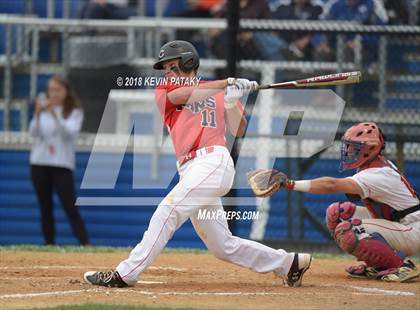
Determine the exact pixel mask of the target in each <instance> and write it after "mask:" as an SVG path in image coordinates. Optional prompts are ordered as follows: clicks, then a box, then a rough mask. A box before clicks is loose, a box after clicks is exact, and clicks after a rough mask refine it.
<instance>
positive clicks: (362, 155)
mask: <svg viewBox="0 0 420 310" xmlns="http://www.w3.org/2000/svg"><path fill="white" fill-rule="evenodd" d="M341 143H342V146H341V162H340V171H343V170H350V169H357V172H356V174H354V175H353V176H351V177H348V178H341V179H340V178H332V177H321V178H317V179H313V180H300V181H294V180H290V179H289V178H288V177H287V176H286V175H285V174H284V173H282V172H280V171H277V170H273V169H272V170H261V169H260V170H255V171H252V172H250V173H248V181H249V184H250V186H251V188H252V190H253V191H254V193H255V195H257V196H258V197H268V196H270V195H272V194H274V193H275V192H276V191H278V190H280V189H282V188H285V189H287V190H295V191H301V192H309V193H313V194H328V193H344V194H346V195H347V197H348V199H349V201H346V202H335V203H333V204H331V205H330V206H329V207H328V208H327V210H326V224H327V227H328V230H329V231H330V233H331V235H332V236H333V237H334V239H335V241H336V242H337V244H338V245H339V246H340V248H341V249H342V250H344V251H345V252H347V253H349V254H352V255H353V256H355V257H356V258H357V259H358V260H359V261H362V262H363V263H362V264H360V265H357V266H350V267H347V268H346V272H347V273H348V274H349V276H351V277H362V278H373V279H379V280H384V281H390V282H405V281H408V280H411V279H413V278H416V277H419V275H420V272H419V270H418V269H417V268H416V266H415V265H414V263H413V262H412V261H411V260H409V259H406V258H407V257H408V256H411V255H415V254H416V253H419V252H420V203H419V197H418V195H417V193H416V192H415V191H414V190H413V188H412V187H411V186H410V184H409V183H408V181H407V180H406V179H405V178H404V176H403V175H402V174H401V173H400V172H399V171H398V170H397V168H396V167H395V166H394V164H393V163H392V162H390V161H389V160H387V159H386V158H385V157H384V155H383V154H382V151H383V150H384V148H385V140H384V136H383V134H382V132H381V129H380V128H379V127H378V126H377V125H376V124H375V123H371V122H366V123H360V124H357V125H354V126H352V127H351V128H349V129H348V130H347V131H346V132H345V134H344V136H343V138H342V140H341ZM360 200H361V201H362V202H363V204H364V206H358V205H356V204H355V203H356V202H358V201H360Z"/></svg>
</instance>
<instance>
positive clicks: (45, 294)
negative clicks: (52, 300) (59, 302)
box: [0, 289, 98, 299]
mask: <svg viewBox="0 0 420 310" xmlns="http://www.w3.org/2000/svg"><path fill="white" fill-rule="evenodd" d="M97 291H98V289H89V290H72V291H58V292H44V293H28V294H6V295H0V299H10V298H31V297H46V296H56V295H71V294H78V293H88V292H97Z"/></svg>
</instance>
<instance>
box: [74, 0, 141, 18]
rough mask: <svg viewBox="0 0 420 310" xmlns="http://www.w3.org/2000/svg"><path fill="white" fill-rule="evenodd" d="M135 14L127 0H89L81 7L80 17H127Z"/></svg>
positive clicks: (134, 9)
mask: <svg viewBox="0 0 420 310" xmlns="http://www.w3.org/2000/svg"><path fill="white" fill-rule="evenodd" d="M135 15H137V11H136V8H132V7H129V1H128V0H89V1H88V2H87V3H86V4H85V5H84V6H83V7H82V9H81V12H80V18H82V19H128V18H130V17H131V16H135Z"/></svg>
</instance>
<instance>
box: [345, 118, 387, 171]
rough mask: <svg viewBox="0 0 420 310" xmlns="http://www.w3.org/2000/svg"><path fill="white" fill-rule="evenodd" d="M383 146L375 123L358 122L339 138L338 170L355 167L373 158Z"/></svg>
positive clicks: (381, 136)
mask: <svg viewBox="0 0 420 310" xmlns="http://www.w3.org/2000/svg"><path fill="white" fill-rule="evenodd" d="M384 148H385V138H384V135H383V134H382V131H381V129H380V128H379V127H378V125H376V124H375V123H371V122H369V123H359V124H356V125H354V126H352V127H350V128H349V129H347V131H346V132H345V133H344V136H343V138H342V139H341V161H340V171H344V170H349V169H356V168H359V167H361V166H362V165H363V164H365V163H367V162H370V161H372V160H374V159H375V158H376V157H377V156H378V155H380V154H381V153H382V150H383V149H384Z"/></svg>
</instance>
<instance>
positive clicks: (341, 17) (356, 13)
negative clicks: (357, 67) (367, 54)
mask: <svg viewBox="0 0 420 310" xmlns="http://www.w3.org/2000/svg"><path fill="white" fill-rule="evenodd" d="M324 19H326V20H335V21H350V22H354V23H357V24H362V25H368V24H381V23H384V21H381V20H380V18H379V17H378V16H377V15H376V14H375V4H374V1H373V0H337V1H335V2H334V3H333V4H332V5H331V6H330V9H329V10H328V11H327V13H326V15H325V17H324ZM366 38H367V37H366ZM369 41H370V43H373V44H374V43H375V42H376V40H375V39H374V40H373V41H372V40H371V38H369V39H368V40H367V41H366V42H367V43H369ZM312 42H313V44H314V46H315V51H314V59H315V60H321V61H325V60H329V61H331V60H333V58H334V49H335V48H334V47H333V45H334V44H335V43H334V41H333V39H332V38H331V37H329V36H326V35H317V36H314V39H313V40H312ZM345 45H346V50H345V52H346V54H347V55H350V54H352V53H353V52H354V49H355V46H356V42H355V36H354V35H347V36H346V37H345ZM365 47H366V46H365Z"/></svg>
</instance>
